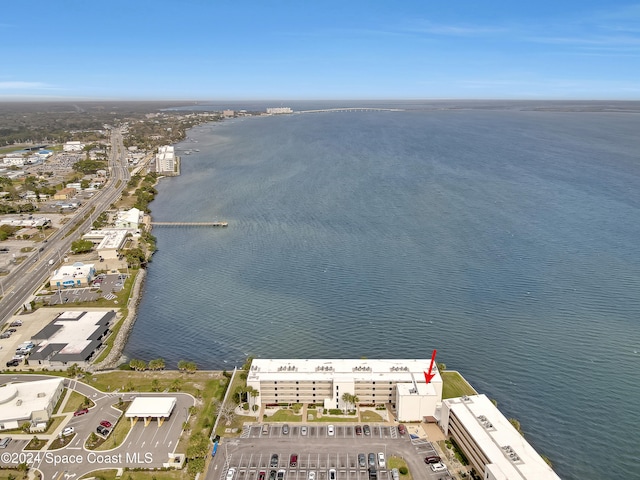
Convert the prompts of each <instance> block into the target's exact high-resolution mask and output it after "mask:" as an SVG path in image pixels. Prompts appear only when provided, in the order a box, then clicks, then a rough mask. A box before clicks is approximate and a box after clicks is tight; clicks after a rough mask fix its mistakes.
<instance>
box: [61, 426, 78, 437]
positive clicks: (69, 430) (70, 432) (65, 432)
mask: <svg viewBox="0 0 640 480" xmlns="http://www.w3.org/2000/svg"><path fill="white" fill-rule="evenodd" d="M74 433H76V429H75V428H73V427H67V428H65V429H64V430H62V436H63V437H66V436H68V435H73V434H74Z"/></svg>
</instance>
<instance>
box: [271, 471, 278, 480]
mask: <svg viewBox="0 0 640 480" xmlns="http://www.w3.org/2000/svg"><path fill="white" fill-rule="evenodd" d="M277 473H278V472H276V471H275V470H271V471H270V472H269V480H276V475H277Z"/></svg>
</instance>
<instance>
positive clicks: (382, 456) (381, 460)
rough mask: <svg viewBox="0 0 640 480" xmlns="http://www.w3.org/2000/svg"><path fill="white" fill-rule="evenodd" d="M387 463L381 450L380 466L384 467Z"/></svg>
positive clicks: (379, 455) (379, 456)
mask: <svg viewBox="0 0 640 480" xmlns="http://www.w3.org/2000/svg"><path fill="white" fill-rule="evenodd" d="M385 465H386V462H385V461H384V453H382V452H380V453H378V466H379V467H380V468H384V467H385Z"/></svg>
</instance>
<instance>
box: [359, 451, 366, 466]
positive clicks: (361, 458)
mask: <svg viewBox="0 0 640 480" xmlns="http://www.w3.org/2000/svg"><path fill="white" fill-rule="evenodd" d="M358 466H360V467H361V468H364V467H366V466H367V457H365V455H364V453H359V454H358Z"/></svg>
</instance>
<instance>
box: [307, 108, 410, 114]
mask: <svg viewBox="0 0 640 480" xmlns="http://www.w3.org/2000/svg"><path fill="white" fill-rule="evenodd" d="M322 112H404V109H402V108H372V107H343V108H323V109H321V110H299V111H297V112H295V113H322Z"/></svg>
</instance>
